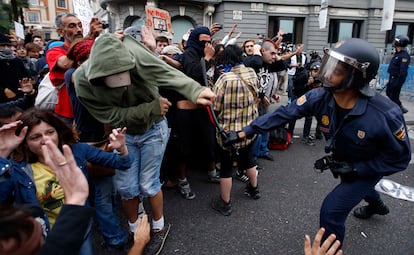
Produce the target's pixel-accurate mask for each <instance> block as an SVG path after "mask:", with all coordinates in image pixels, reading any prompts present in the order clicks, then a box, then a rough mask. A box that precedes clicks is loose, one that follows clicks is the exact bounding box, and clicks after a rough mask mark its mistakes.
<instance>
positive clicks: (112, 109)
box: [74, 34, 205, 134]
mask: <svg viewBox="0 0 414 255" xmlns="http://www.w3.org/2000/svg"><path fill="white" fill-rule="evenodd" d="M128 70H130V74H131V85H130V86H124V87H118V88H109V87H107V86H106V85H105V84H104V82H103V78H104V77H106V76H109V75H113V74H117V73H121V72H125V71H128ZM74 75H75V89H76V94H77V96H78V97H79V99H80V101H81V102H82V104H83V105H84V106H85V107H86V108H87V110H88V111H89V112H90V113H91V114H92V115H93V116H94V117H95V118H96V119H97V120H99V121H100V122H102V123H109V124H110V125H111V126H112V127H127V133H129V134H143V133H144V132H146V131H147V130H148V129H149V128H151V126H152V125H153V124H154V123H156V122H159V121H161V120H162V119H163V116H162V115H161V108H160V102H159V97H160V95H159V92H158V87H164V88H167V89H172V90H175V91H177V92H179V93H180V94H182V95H183V96H185V97H186V98H188V99H190V100H191V101H193V102H194V103H196V100H197V97H198V95H199V94H200V93H201V91H202V90H203V89H205V87H202V86H201V85H200V84H199V83H197V82H196V81H194V80H193V79H191V78H189V77H188V76H186V75H184V74H183V73H182V72H180V71H178V70H177V69H175V68H173V67H171V66H169V65H168V64H166V63H165V62H164V61H162V60H160V59H159V58H158V57H156V56H155V55H154V53H153V52H151V51H150V50H148V49H147V47H145V46H144V45H143V44H141V43H140V42H138V41H136V40H135V39H134V38H132V37H131V36H125V38H124V40H123V41H121V40H119V39H117V38H116V37H115V36H114V35H111V34H104V35H102V36H100V37H98V39H97V40H96V41H95V43H94V46H93V47H92V50H91V53H90V56H89V60H87V61H86V62H85V63H83V64H82V65H81V66H80V67H79V68H78V69H77V70H76V72H75V74H74ZM75 114H76V113H75Z"/></svg>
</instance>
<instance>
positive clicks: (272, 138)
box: [268, 126, 291, 150]
mask: <svg viewBox="0 0 414 255" xmlns="http://www.w3.org/2000/svg"><path fill="white" fill-rule="evenodd" d="M290 140H291V134H290V133H289V132H288V131H287V129H286V128H285V127H283V126H281V127H277V128H275V129H273V130H272V131H270V132H269V143H268V147H269V149H271V150H286V149H287V147H288V146H289V144H290Z"/></svg>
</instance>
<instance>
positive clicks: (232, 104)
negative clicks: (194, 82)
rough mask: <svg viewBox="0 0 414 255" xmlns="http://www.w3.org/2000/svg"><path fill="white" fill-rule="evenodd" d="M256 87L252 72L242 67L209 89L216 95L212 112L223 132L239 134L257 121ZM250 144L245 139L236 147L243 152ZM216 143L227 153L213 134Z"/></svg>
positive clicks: (220, 78) (255, 79) (249, 140)
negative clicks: (238, 132)
mask: <svg viewBox="0 0 414 255" xmlns="http://www.w3.org/2000/svg"><path fill="white" fill-rule="evenodd" d="M257 86H258V80H257V75H256V72H255V71H254V69H253V68H250V67H245V66H244V65H243V64H240V65H238V66H235V67H233V68H232V69H231V71H230V72H227V73H223V74H222V75H221V76H220V77H219V78H218V80H217V81H216V83H215V85H214V88H213V90H214V93H215V94H216V99H215V102H214V110H215V111H216V112H217V113H218V115H217V120H218V122H219V124H220V125H221V126H222V127H223V129H224V130H226V131H228V130H231V131H240V130H242V128H244V127H245V126H247V125H249V124H250V123H251V122H252V121H253V120H254V119H255V118H257V117H258V111H257V103H256V102H257V93H258V92H257ZM252 141H253V139H247V140H245V141H242V142H239V143H237V144H236V147H237V148H239V149H240V148H244V147H246V146H247V145H248V144H250V143H251V142H252ZM217 142H218V144H219V145H220V146H221V147H222V148H224V149H229V148H225V147H224V146H223V143H222V140H221V137H220V134H217Z"/></svg>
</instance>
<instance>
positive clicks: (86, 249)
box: [67, 220, 93, 255]
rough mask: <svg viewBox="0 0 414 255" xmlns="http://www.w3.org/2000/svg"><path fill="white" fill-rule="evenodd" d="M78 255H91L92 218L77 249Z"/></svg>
mask: <svg viewBox="0 0 414 255" xmlns="http://www.w3.org/2000/svg"><path fill="white" fill-rule="evenodd" d="M67 234H70V233H67ZM79 255H93V239H92V220H91V221H90V222H89V228H88V231H86V233H85V239H84V241H83V243H82V245H81V247H80V249H79Z"/></svg>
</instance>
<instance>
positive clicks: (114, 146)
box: [0, 13, 411, 255]
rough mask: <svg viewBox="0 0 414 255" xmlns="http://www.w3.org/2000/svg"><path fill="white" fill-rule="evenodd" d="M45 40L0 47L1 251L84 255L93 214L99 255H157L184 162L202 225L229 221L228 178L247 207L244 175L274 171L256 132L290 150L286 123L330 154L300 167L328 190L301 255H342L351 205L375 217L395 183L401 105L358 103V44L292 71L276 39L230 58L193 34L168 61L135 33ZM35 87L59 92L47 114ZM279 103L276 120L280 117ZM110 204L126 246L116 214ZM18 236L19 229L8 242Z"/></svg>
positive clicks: (67, 21)
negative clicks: (388, 180) (119, 211)
mask: <svg viewBox="0 0 414 255" xmlns="http://www.w3.org/2000/svg"><path fill="white" fill-rule="evenodd" d="M56 28H57V32H58V34H59V36H60V37H61V40H60V43H57V42H48V43H47V44H46V45H45V43H44V41H43V40H42V38H41V37H39V36H37V35H34V34H32V33H31V31H29V33H28V36H27V37H26V40H25V43H21V42H18V41H16V40H14V39H13V38H12V37H10V36H8V35H4V34H0V53H1V55H0V66H1V73H2V75H3V79H2V80H1V81H0V86H1V91H0V103H1V108H0V121H1V128H0V143H1V145H0V152H1V155H0V156H1V157H0V168H1V182H0V201H1V203H2V205H1V206H2V207H4V208H5V209H4V210H3V209H2V210H1V213H2V214H4V215H5V216H4V217H3V216H2V217H1V220H0V225H1V226H2V229H3V226H8V228H7V229H8V231H10V234H9V236H7V235H4V236H3V235H2V236H0V243H2V242H3V240H7V239H8V238H14V239H16V240H17V241H16V243H14V245H17V246H19V245H20V244H23V243H24V244H25V245H24V246H20V247H30V249H32V250H33V253H32V254H52V253H53V250H54V249H56V248H57V247H66V246H67V247H68V250H67V253H66V254H74V253H80V254H93V248H92V239H91V235H92V231H91V221H92V214H93V213H92V212H91V210H89V209H90V206H93V207H94V208H95V215H96V217H95V220H96V221H97V223H98V226H99V233H100V234H101V235H102V237H103V240H104V242H105V243H104V247H105V248H106V249H109V250H117V249H125V247H128V248H130V247H131V243H133V245H132V248H131V249H130V250H129V254H159V253H160V252H161V250H162V248H163V246H164V242H165V240H166V238H167V236H168V234H169V231H170V228H171V224H170V223H169V222H168V221H167V220H166V219H165V217H164V210H163V191H162V188H163V187H166V188H171V187H173V188H176V189H177V190H178V191H179V194H180V195H181V196H182V197H183V198H184V199H188V200H191V199H195V198H196V194H195V193H194V192H193V190H192V188H191V185H190V183H191V180H190V179H189V178H187V172H188V170H189V164H190V162H191V160H192V159H193V158H194V157H199V158H200V159H202V162H203V164H202V166H205V169H204V170H206V173H207V175H206V180H208V181H210V182H211V183H219V184H220V186H219V187H220V188H219V194H218V196H217V197H215V198H214V199H213V200H212V201H211V207H212V209H214V210H215V211H217V212H219V213H220V214H222V215H224V216H230V215H231V213H232V204H231V201H232V198H231V189H232V179H233V177H235V178H237V179H238V180H240V181H242V182H245V183H246V188H245V191H244V194H245V195H247V196H248V197H250V198H252V199H253V200H257V199H260V197H261V194H260V190H259V178H258V171H259V170H260V168H261V166H260V165H258V162H259V161H258V159H259V158H260V159H264V160H271V161H273V160H275V159H274V158H273V157H272V156H271V154H270V153H269V147H268V143H269V132H270V131H271V130H272V129H274V128H276V127H280V126H283V127H286V129H287V130H288V131H289V132H290V133H291V134H292V135H293V133H294V127H295V120H296V119H298V118H301V117H305V126H304V129H303V135H302V139H301V141H302V142H303V143H305V144H307V145H310V146H313V145H314V141H313V140H314V139H322V138H323V136H325V138H326V139H327V147H326V148H327V149H326V150H327V151H326V152H327V153H331V154H330V156H329V157H326V158H323V159H321V160H318V161H317V162H316V163H315V167H316V168H319V169H322V170H326V169H330V170H331V171H332V173H333V174H334V176H335V178H338V177H340V178H341V182H340V184H338V186H337V188H335V190H333V191H332V192H331V193H330V194H329V195H328V196H327V198H326V199H325V201H324V203H323V205H322V208H321V216H320V226H321V229H320V231H319V232H318V233H317V235H316V237H315V241H314V243H313V245H311V244H310V243H311V242H310V238H309V237H308V236H307V237H306V239H305V248H304V253H305V254H306V255H311V254H313V255H315V254H342V251H341V250H339V249H340V247H341V243H343V240H344V233H345V220H346V217H347V215H348V213H349V212H350V211H351V210H352V209H353V207H355V206H356V205H357V204H358V203H359V202H360V201H361V200H362V199H365V200H366V201H367V202H368V205H367V206H364V207H360V208H357V209H355V211H354V215H355V216H356V217H358V218H369V217H371V216H372V215H374V214H380V215H385V214H387V213H388V212H389V209H388V207H387V206H386V205H385V204H384V203H383V202H382V200H381V199H380V197H379V194H378V193H377V192H376V191H375V190H374V189H373V187H374V186H375V184H376V183H377V182H378V181H379V180H380V179H381V178H382V177H383V176H384V175H389V174H392V173H395V172H398V171H402V170H404V169H405V168H406V166H407V164H408V162H409V160H410V156H411V153H410V144H409V139H407V138H406V133H405V132H406V127H405V122H404V118H403V116H402V112H401V109H403V108H402V107H401V104H400V106H396V105H395V104H394V103H391V101H390V100H388V99H386V98H385V97H383V96H380V95H379V94H375V93H374V92H372V91H370V88H369V86H368V84H369V81H371V79H373V78H374V77H375V75H376V72H377V69H378V65H379V60H378V56H375V54H377V53H376V50H375V48H373V47H372V46H371V45H369V44H368V43H367V42H365V41H363V40H356V39H354V40H349V41H347V42H345V43H344V44H342V46H339V47H337V48H333V49H331V50H325V52H324V54H325V57H324V58H323V59H322V58H321V57H320V56H319V54H318V52H317V51H312V52H311V53H310V54H309V55H306V54H305V53H304V52H303V49H304V45H303V44H297V45H296V46H295V47H294V45H292V44H286V43H285V42H283V34H281V33H279V34H278V35H276V36H275V37H274V38H271V39H270V38H269V39H264V38H261V39H260V40H255V39H249V40H245V41H244V42H243V43H241V42H238V40H239V38H240V36H241V32H239V33H237V35H236V36H234V37H232V36H233V34H234V33H235V32H236V30H237V25H236V24H235V25H233V26H232V28H231V30H230V31H229V32H228V34H227V35H226V36H225V37H224V38H222V39H214V36H215V34H216V33H217V32H218V31H219V30H221V29H222V26H221V25H219V24H217V23H214V24H213V25H211V27H196V28H194V29H191V30H189V31H188V32H187V34H185V35H184V36H183V37H182V41H181V42H180V43H179V45H174V44H173V43H172V42H171V40H170V39H169V38H167V37H164V36H158V37H154V35H153V33H152V32H151V31H150V29H149V28H148V27H146V26H143V27H142V28H138V29H131V28H128V29H125V33H124V32H123V31H118V32H116V33H114V34H108V33H107V34H104V33H102V30H103V29H102V23H101V22H100V21H99V19H97V18H95V17H94V18H93V19H92V20H91V22H90V28H89V33H88V35H86V36H83V28H82V23H81V22H80V20H79V19H78V18H77V17H76V15H74V14H71V13H62V14H60V15H58V16H57V18H56ZM239 45H240V46H239ZM356 45H358V47H357V46H356ZM358 49H362V50H363V51H362V52H360V51H359V50H358ZM102 53H104V54H102ZM45 74H47V75H48V78H49V79H50V82H51V83H52V85H53V86H55V87H58V91H57V98H58V100H57V103H56V105H55V106H54V107H53V109H52V110H50V109H41V108H42V107H41V106H38V107H34V102H35V99H36V97H37V95H38V85H39V83H40V82H41V81H42V79H44V77H45ZM281 95H287V96H288V105H286V106H281V107H279V104H277V103H278V102H279V100H280V96H281ZM376 105H381V107H379V108H377V107H376ZM400 107H401V108H400ZM367 112H368V113H367ZM314 117H316V120H317V122H318V125H317V128H316V130H315V134H311V133H310V131H311V123H312V119H313V118H314ZM367 119H370V121H367ZM377 121H382V122H383V123H384V124H379V123H376V122H377ZM353 141H354V142H353ZM102 145H105V150H102V149H101V148H103V147H102ZM98 147H99V148H98ZM396 154H398V155H401V157H399V158H398V159H395V158H394V155H396ZM72 177H73V178H72ZM75 180H78V181H77V182H76V183H75ZM212 185H214V184H212ZM114 190H115V191H116V194H115V195H114V193H113V191H114ZM117 197H119V198H120V202H121V204H122V207H123V209H124V212H125V215H126V218H127V219H128V225H129V229H128V230H125V229H123V228H122V227H121V224H120V220H119V219H118V217H117V215H116V213H115V209H116V206H117V203H116V202H114V201H116V200H117ZM146 199H147V200H148V208H144V206H143V201H144V200H146ZM22 206H27V207H30V210H27V209H24V208H23V209H22ZM70 211H73V212H72V213H74V214H81V213H82V217H79V219H76V220H79V221H82V223H80V222H76V221H75V220H73V221H68V222H66V221H65V220H64V219H67V216H66V217H65V215H67V214H68V213H70ZM148 211H149V212H150V215H151V219H148V216H147V214H146V212H148ZM34 212H36V214H34ZM6 216H7V217H6ZM167 217H168V216H167ZM34 218H36V220H35V221H34V220H33V219H34ZM72 218H73V217H72ZM8 219H10V221H8ZM19 220H24V221H25V222H32V224H31V225H30V227H24V226H21V229H20V228H19V227H17V228H16V229H15V230H12V229H13V227H12V226H13V224H15V222H17V221H19ZM33 222H40V223H41V224H38V225H37V223H33ZM65 223H66V225H65ZM3 224H4V225H3ZM68 225H74V226H77V227H78V228H76V229H75V230H73V232H71V233H75V232H76V234H75V235H76V236H74V238H73V240H59V235H61V234H62V232H63V231H68V230H67V229H68V228H69V227H70V226H68ZM19 226H20V225H19ZM70 231H72V230H70ZM134 233H135V234H134ZM22 236H23V237H24V238H23V237H22ZM44 238H46V239H45V240H46V242H45V245H43V247H42V245H41V244H42V243H43V241H40V240H43V239H44ZM336 238H337V239H338V240H336V241H335V239H336ZM131 240H134V241H133V242H131ZM60 242H67V243H64V244H60ZM321 243H324V244H323V245H322V244H321ZM331 244H333V245H332V246H331ZM26 245H27V246H26ZM1 247H3V246H1ZM10 247H12V246H10ZM10 247H8V248H10ZM13 247H14V246H13ZM6 248H7V247H6ZM10 250H11V249H10ZM4 251H5V252H6V254H9V253H7V251H8V250H4ZM10 254H11V253H10Z"/></svg>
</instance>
